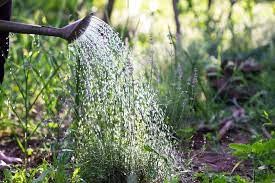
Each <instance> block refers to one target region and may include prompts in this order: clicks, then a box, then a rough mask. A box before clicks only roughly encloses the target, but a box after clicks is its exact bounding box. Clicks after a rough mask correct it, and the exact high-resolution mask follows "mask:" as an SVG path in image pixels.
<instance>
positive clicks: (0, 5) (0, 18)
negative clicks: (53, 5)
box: [0, 0, 93, 83]
mask: <svg viewBox="0 0 275 183" xmlns="http://www.w3.org/2000/svg"><path fill="white" fill-rule="evenodd" d="M11 4H12V0H0V51H1V53H0V83H2V81H3V77H4V63H5V59H6V57H7V55H8V49H9V43H8V42H9V40H8V39H9V32H13V33H21V34H37V35H45V36H54V37H59V38H63V39H65V40H67V41H68V42H72V41H74V40H76V39H77V38H78V37H79V36H81V35H82V33H83V32H84V31H85V30H86V28H87V27H88V25H89V23H90V20H91V18H92V16H93V14H92V13H91V14H89V15H88V16H86V17H85V18H83V19H80V20H77V21H75V22H73V23H71V24H69V25H67V26H65V27H62V28H55V27H47V26H40V25H29V24H24V23H19V22H12V21H10V16H11Z"/></svg>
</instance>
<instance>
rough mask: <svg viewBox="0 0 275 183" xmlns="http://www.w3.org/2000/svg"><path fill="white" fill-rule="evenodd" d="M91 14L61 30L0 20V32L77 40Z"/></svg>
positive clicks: (86, 25) (87, 24) (88, 21)
mask: <svg viewBox="0 0 275 183" xmlns="http://www.w3.org/2000/svg"><path fill="white" fill-rule="evenodd" d="M92 17H93V13H90V14H89V15H88V16H86V17H85V18H83V19H80V20H77V21H75V22H73V23H71V24H69V25H67V26H65V27H63V28H54V27H47V26H40V25H29V24H24V23H19V22H11V21H6V20H0V32H13V33H21V34H37V35H45V36H54V37H60V38H63V39H65V40H67V41H68V42H73V41H74V40H76V39H77V38H79V37H80V36H81V35H82V34H83V32H85V30H86V29H87V27H88V26H89V24H90V21H91V18H92Z"/></svg>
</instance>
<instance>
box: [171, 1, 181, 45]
mask: <svg viewBox="0 0 275 183" xmlns="http://www.w3.org/2000/svg"><path fill="white" fill-rule="evenodd" d="M172 3H173V10H174V19H175V23H176V38H177V40H179V38H180V36H181V28H180V21H179V9H178V4H179V0H172Z"/></svg>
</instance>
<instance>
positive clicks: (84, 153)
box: [71, 17, 181, 182]
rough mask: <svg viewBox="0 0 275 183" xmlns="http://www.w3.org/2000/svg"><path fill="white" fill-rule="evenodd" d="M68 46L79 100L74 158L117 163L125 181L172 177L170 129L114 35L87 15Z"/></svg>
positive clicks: (175, 163)
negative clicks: (79, 32)
mask: <svg viewBox="0 0 275 183" xmlns="http://www.w3.org/2000/svg"><path fill="white" fill-rule="evenodd" d="M71 48H72V50H73V55H74V59H76V63H77V64H76V68H75V69H76V70H75V73H76V75H75V77H76V80H77V82H78V84H77V87H78V88H77V96H78V101H79V104H78V106H77V108H78V109H77V110H78V113H79V120H78V129H77V131H78V134H79V139H77V141H78V150H77V155H76V161H77V162H79V163H80V164H83V163H85V162H91V163H89V165H87V164H85V167H89V166H91V167H92V168H94V169H98V170H99V169H100V168H99V167H100V166H105V167H111V168H114V167H116V168H117V169H118V167H119V169H121V170H122V171H123V172H124V173H125V175H126V176H127V177H128V179H129V178H130V179H137V178H135V177H137V176H140V174H145V175H146V176H149V177H152V180H153V179H154V180H157V179H163V178H165V177H171V176H173V175H174V174H175V173H176V170H178V169H179V168H180V162H181V161H180V158H179V157H178V156H177V155H176V154H177V153H176V150H175V148H174V146H175V143H174V140H173V137H172V135H171V133H170V130H171V129H170V127H169V126H168V125H166V124H165V115H164V112H163V110H162V109H161V108H160V106H159V104H158V101H157V96H156V92H155V91H154V90H153V89H152V87H151V86H149V84H148V83H147V82H146V81H145V79H144V78H142V77H134V74H133V72H134V68H133V65H132V60H133V58H132V57H131V53H130V51H129V49H128V48H127V47H126V46H125V45H124V44H123V42H122V41H121V40H120V38H119V35H118V33H116V32H115V31H114V30H113V29H112V28H111V27H110V26H109V25H107V24H106V23H104V22H103V21H101V20H100V19H98V18H96V17H93V18H92V19H91V22H90V24H89V26H88V28H87V29H86V30H85V31H84V32H83V34H82V35H81V36H80V37H79V38H78V39H77V40H76V41H75V42H74V43H73V44H72V45H71ZM85 167H84V169H85ZM143 170H145V171H143ZM99 171H100V170H99ZM106 171H109V170H107V168H106ZM146 171H147V172H146ZM150 171H151V172H150ZM93 173H94V172H90V176H91V177H93V176H94V177H96V176H97V175H96V173H94V174H95V175H93ZM133 175H134V176H133ZM131 177H132V178H131ZM133 177H134V178H133ZM130 182H131V181H130ZM132 182H134V181H132Z"/></svg>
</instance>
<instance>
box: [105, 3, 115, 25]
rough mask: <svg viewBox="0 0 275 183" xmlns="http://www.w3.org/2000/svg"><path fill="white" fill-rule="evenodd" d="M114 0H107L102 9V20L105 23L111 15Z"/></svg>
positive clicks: (109, 19) (109, 20) (108, 21)
mask: <svg viewBox="0 0 275 183" xmlns="http://www.w3.org/2000/svg"><path fill="white" fill-rule="evenodd" d="M114 4H115V0H108V3H107V5H106V7H105V10H104V16H103V21H104V22H106V23H110V22H111V16H112V12H113V9H114Z"/></svg>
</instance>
